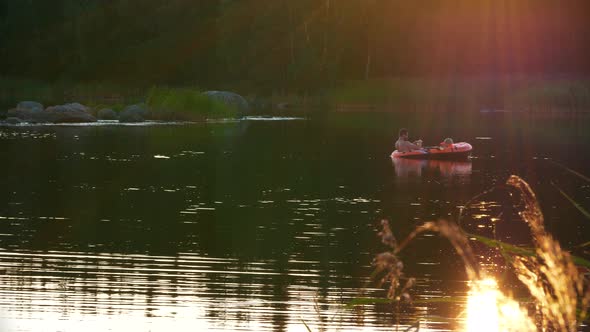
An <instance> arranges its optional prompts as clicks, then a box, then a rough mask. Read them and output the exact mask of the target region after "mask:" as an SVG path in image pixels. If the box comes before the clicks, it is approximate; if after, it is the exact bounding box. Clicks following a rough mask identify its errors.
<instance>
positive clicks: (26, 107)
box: [16, 101, 44, 111]
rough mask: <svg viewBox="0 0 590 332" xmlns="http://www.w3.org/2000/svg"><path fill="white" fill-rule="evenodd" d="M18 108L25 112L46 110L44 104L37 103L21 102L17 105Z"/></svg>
mask: <svg viewBox="0 0 590 332" xmlns="http://www.w3.org/2000/svg"><path fill="white" fill-rule="evenodd" d="M16 108H18V109H23V110H32V109H38V110H40V111H42V110H43V109H44V107H43V104H41V103H38V102H36V101H21V102H20V103H18V104H17V105H16Z"/></svg>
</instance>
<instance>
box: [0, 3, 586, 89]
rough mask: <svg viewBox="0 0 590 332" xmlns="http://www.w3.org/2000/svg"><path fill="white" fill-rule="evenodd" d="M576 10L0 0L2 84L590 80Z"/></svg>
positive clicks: (582, 24) (295, 85)
mask: <svg viewBox="0 0 590 332" xmlns="http://www.w3.org/2000/svg"><path fill="white" fill-rule="evenodd" d="M589 9H590V3H588V1H584V0H568V1H566V2H556V1H550V0H516V1H492V0H481V1H473V0H454V1H443V0H423V1H419V2H411V1H399V0H338V1H336V0H298V1H291V0H239V1H238V0H233V1H232V0H199V1H185V0H141V1H139V0H52V1H47V0H29V1H14V0H0V40H1V41H2V42H1V43H0V68H1V69H2V71H1V73H2V74H3V75H4V76H16V77H29V78H35V79H43V80H48V81H57V80H71V81H76V82H78V81H114V82H129V83H142V82H143V83H145V82H149V84H191V85H198V86H207V87H209V86H210V87H218V88H223V87H226V86H231V87H238V88H242V89H245V90H248V89H253V87H256V89H260V90H265V91H271V90H272V91H274V90H277V89H281V90H288V91H294V92H306V91H307V90H314V89H317V88H320V87H326V86H330V85H332V84H334V82H336V81H338V80H348V79H368V78H382V77H391V76H437V75H439V76H441V75H481V74H490V73H492V74H498V73H504V74H506V73H508V74H512V73H517V74H563V73H566V74H571V73H580V72H583V73H590V63H589V61H588V60H587V59H589V58H590V57H589V55H590V37H589V36H590V33H589V32H590V28H589V23H588V20H587V17H585V13H588V12H590V10H589Z"/></svg>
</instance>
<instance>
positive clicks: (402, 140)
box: [395, 128, 422, 152]
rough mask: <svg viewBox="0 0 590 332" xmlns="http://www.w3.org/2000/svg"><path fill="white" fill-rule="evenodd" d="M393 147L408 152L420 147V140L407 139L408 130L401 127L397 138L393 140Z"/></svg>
mask: <svg viewBox="0 0 590 332" xmlns="http://www.w3.org/2000/svg"><path fill="white" fill-rule="evenodd" d="M395 149H396V150H397V151H399V152H410V151H413V150H421V149H422V140H417V141H415V142H414V143H412V142H410V141H408V130H407V129H406V128H402V129H400V130H399V138H398V139H397V142H395Z"/></svg>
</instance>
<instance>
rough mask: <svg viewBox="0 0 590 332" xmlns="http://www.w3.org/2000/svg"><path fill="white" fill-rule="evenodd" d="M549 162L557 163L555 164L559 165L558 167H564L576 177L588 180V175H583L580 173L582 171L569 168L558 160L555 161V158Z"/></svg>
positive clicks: (589, 180)
mask: <svg viewBox="0 0 590 332" xmlns="http://www.w3.org/2000/svg"><path fill="white" fill-rule="evenodd" d="M551 162H552V163H554V164H555V165H557V166H559V167H561V168H563V169H565V170H566V171H568V172H570V173H572V174H574V175H576V176H577V177H579V178H581V179H583V180H585V181H586V182H590V178H589V177H587V176H586V175H584V174H582V173H580V172H577V171H574V170H573V169H571V168H569V167H567V166H565V165H564V164H561V163H558V162H557V161H555V160H551Z"/></svg>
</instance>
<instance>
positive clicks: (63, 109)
mask: <svg viewBox="0 0 590 332" xmlns="http://www.w3.org/2000/svg"><path fill="white" fill-rule="evenodd" d="M80 106H83V105H80V104H78V105H76V104H66V105H57V106H51V107H47V109H46V110H45V111H44V112H43V113H44V114H42V116H40V118H39V119H36V120H37V121H38V122H53V123H78V122H96V118H95V117H94V116H92V115H91V114H90V113H88V111H85V110H83V108H82V107H80ZM83 107H84V108H86V107H85V106H83ZM86 109H88V108H86Z"/></svg>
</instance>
